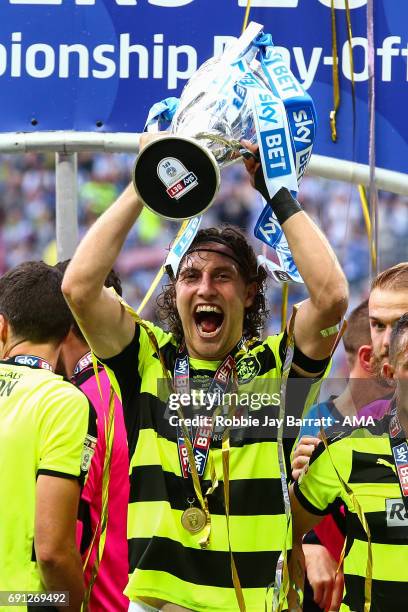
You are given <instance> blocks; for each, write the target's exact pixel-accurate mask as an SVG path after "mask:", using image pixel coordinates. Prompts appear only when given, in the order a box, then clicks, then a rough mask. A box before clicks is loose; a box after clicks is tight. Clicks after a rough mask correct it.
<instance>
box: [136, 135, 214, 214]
mask: <svg viewBox="0 0 408 612" xmlns="http://www.w3.org/2000/svg"><path fill="white" fill-rule="evenodd" d="M133 184H134V186H135V190H136V193H137V194H138V196H139V197H140V198H141V200H142V201H143V203H144V205H145V206H147V208H149V209H150V210H151V211H153V212H154V213H156V214H158V215H160V216H161V217H164V218H166V219H175V220H181V219H191V218H192V217H196V216H197V215H200V214H201V213H203V212H204V211H205V210H207V208H208V207H209V206H211V204H212V202H213V200H214V198H215V196H216V195H217V192H218V189H219V186H220V169H219V167H218V164H217V162H216V160H215V157H214V155H213V154H212V153H211V152H210V151H209V150H208V149H206V148H205V147H203V146H202V145H201V144H199V143H198V142H197V141H196V140H194V139H192V138H187V137H181V136H173V135H168V136H163V137H162V138H160V139H158V140H154V141H153V142H150V143H149V144H148V145H146V147H145V148H144V149H143V150H142V151H141V153H140V154H139V155H138V157H137V160H136V163H135V167H134V170H133Z"/></svg>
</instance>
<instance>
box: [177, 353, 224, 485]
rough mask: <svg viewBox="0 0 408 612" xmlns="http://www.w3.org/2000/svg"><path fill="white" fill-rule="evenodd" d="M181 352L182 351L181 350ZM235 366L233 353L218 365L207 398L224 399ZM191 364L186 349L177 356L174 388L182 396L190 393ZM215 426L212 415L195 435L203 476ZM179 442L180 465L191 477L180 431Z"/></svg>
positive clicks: (187, 475)
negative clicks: (209, 422) (216, 397)
mask: <svg viewBox="0 0 408 612" xmlns="http://www.w3.org/2000/svg"><path fill="white" fill-rule="evenodd" d="M180 353H181V352H180ZM234 367H235V360H234V358H233V357H232V355H231V354H230V355H228V356H227V357H226V358H225V359H224V361H223V362H222V363H221V365H220V366H218V368H217V371H216V372H215V374H214V377H213V379H212V381H211V382H210V385H209V387H208V390H207V392H206V394H205V395H206V396H207V398H208V397H209V396H213V397H214V396H215V395H218V397H219V399H220V403H221V401H222V397H223V395H224V393H225V392H226V390H227V388H228V385H229V382H230V379H231V376H232V373H233V370H234ZM189 376H190V364H189V359H188V354H187V352H186V351H184V353H181V354H180V356H179V357H177V359H176V362H175V365H174V379H173V381H174V383H173V384H174V389H175V391H176V393H178V395H179V396H180V395H181V394H183V393H190V383H189ZM207 404H208V399H207V400H206V401H205V402H204V407H206V406H207ZM213 427H214V419H213V418H212V417H211V424H209V425H208V426H204V427H197V429H196V433H195V436H194V442H193V446H192V448H193V454H194V459H195V463H196V466H197V473H198V475H199V476H203V474H204V471H205V467H206V464H207V459H208V454H209V450H210V444H211V438H212V431H213ZM177 442H178V447H179V458H180V467H181V471H182V474H183V476H184V478H188V477H189V472H191V468H190V466H189V465H187V461H186V459H187V457H186V445H185V439H184V437H183V436H182V435H180V434H179V433H178V434H177Z"/></svg>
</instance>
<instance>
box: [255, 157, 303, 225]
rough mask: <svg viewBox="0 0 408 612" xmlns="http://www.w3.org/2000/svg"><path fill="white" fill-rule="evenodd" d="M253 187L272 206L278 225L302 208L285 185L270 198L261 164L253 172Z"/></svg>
mask: <svg viewBox="0 0 408 612" xmlns="http://www.w3.org/2000/svg"><path fill="white" fill-rule="evenodd" d="M255 189H256V190H257V191H259V193H260V194H261V195H262V196H263V197H264V198H265V200H266V201H267V203H268V204H269V206H270V207H271V208H272V210H273V212H274V213H275V215H276V218H277V220H278V221H279V223H280V225H283V224H284V223H285V221H287V220H288V219H289V217H291V216H292V215H295V214H296V213H298V212H300V211H301V210H302V207H301V206H300V204H299V202H298V201H297V200H296V199H295V198H294V197H293V196H292V195H291V193H290V191H288V190H287V189H286V187H282V188H281V189H279V191H278V193H276V194H275V195H274V196H273V198H272V199H271V198H270V196H269V193H268V190H267V188H266V184H265V179H264V176H263V172H262V166H259V168H258V170H257V171H256V173H255Z"/></svg>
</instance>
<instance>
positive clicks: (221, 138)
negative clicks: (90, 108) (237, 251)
mask: <svg viewBox="0 0 408 612" xmlns="http://www.w3.org/2000/svg"><path fill="white" fill-rule="evenodd" d="M261 31H262V26H261V25H259V24H256V23H251V24H249V26H248V28H247V29H246V30H245V32H244V33H243V34H242V36H241V37H240V38H239V39H238V40H237V41H236V42H235V43H234V44H233V45H232V46H231V47H229V48H228V49H227V50H226V51H225V52H224V53H223V55H222V56H221V57H219V58H211V59H210V60H208V61H207V62H205V63H204V64H203V65H202V66H201V67H200V68H199V69H198V71H197V72H196V73H195V74H194V75H193V76H192V77H191V79H190V80H189V82H188V83H187V85H186V86H185V88H184V90H183V92H182V95H181V98H180V101H179V103H178V104H177V100H176V99H174V98H168V99H167V100H164V101H163V102H161V103H159V104H158V105H154V106H153V107H152V109H151V111H150V113H149V117H148V120H147V122H146V127H145V129H148V130H152V129H159V128H161V127H162V126H163V123H162V120H163V119H164V120H167V121H170V120H171V123H170V133H169V134H168V135H166V136H163V137H162V138H160V139H159V140H156V141H154V142H152V143H150V144H149V145H147V146H146V147H145V148H144V149H143V151H142V152H141V154H140V155H139V156H138V158H137V161H136V165H135V169H134V184H135V188H136V191H137V192H138V194H139V196H140V197H141V199H142V200H143V202H144V203H145V205H146V206H147V207H148V208H150V209H151V210H153V211H154V212H156V213H157V214H159V215H161V216H164V217H166V218H169V219H189V218H192V217H195V216H197V215H199V214H201V213H202V212H204V211H205V210H206V209H207V208H208V207H209V206H210V205H211V203H212V202H213V200H214V198H215V196H216V194H217V192H218V188H219V184H220V168H223V167H225V166H227V165H229V164H231V163H232V162H234V161H236V159H237V157H239V156H240V155H246V154H248V151H247V150H246V149H244V148H243V146H242V144H241V140H242V139H246V140H249V141H250V142H252V143H258V146H259V155H260V160H261V163H262V168H263V173H264V177H265V183H266V186H267V189H268V193H269V196H270V198H273V196H274V195H275V194H276V193H277V192H278V191H279V189H280V188H281V187H286V188H287V189H288V190H289V191H291V193H292V195H294V196H296V194H297V191H298V184H299V181H300V180H301V178H302V176H303V173H304V171H305V169H306V166H307V164H308V162H309V159H310V156H311V152H312V146H313V142H314V139H315V134H316V114H315V109H314V105H313V101H312V99H311V97H310V96H309V95H308V94H307V93H306V92H305V91H304V89H303V87H302V86H301V85H300V84H299V82H298V81H297V80H296V78H295V77H294V76H293V74H292V73H291V71H290V69H289V67H288V66H287V65H286V64H285V63H284V61H283V59H282V56H281V55H280V54H279V53H278V51H277V50H276V49H275V47H274V46H273V43H272V38H271V36H270V35H269V34H263V33H262V32H261ZM258 58H259V60H260V61H258ZM254 233H255V236H256V237H257V238H259V239H260V240H261V241H262V242H264V243H265V244H267V245H268V246H270V247H271V248H273V249H274V250H275V252H276V254H277V256H278V259H279V262H280V266H281V268H280V269H281V271H282V273H283V276H284V277H285V278H283V276H282V275H281V276H279V274H278V275H276V274H274V273H273V274H272V275H273V277H274V278H275V280H277V279H278V280H280V281H282V280H293V281H296V282H302V279H301V277H300V275H299V273H298V271H297V268H296V265H295V263H294V261H293V258H292V256H291V253H290V251H289V248H288V246H287V243H286V240H285V237H284V234H283V232H282V230H281V228H280V226H279V223H278V222H277V220H276V218H275V217H274V215H273V213H272V210H271V208H270V207H269V206H265V207H264V209H263V211H262V213H261V216H260V218H259V220H258V222H257V224H256V226H255V230H254ZM276 266H277V264H272V265H271V266H269V267H268V269H269V270H270V271H272V270H271V268H276ZM278 270H279V266H278ZM275 271H276V270H275Z"/></svg>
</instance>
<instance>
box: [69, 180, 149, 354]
mask: <svg viewBox="0 0 408 612" xmlns="http://www.w3.org/2000/svg"><path fill="white" fill-rule="evenodd" d="M141 211H142V204H141V202H140V201H139V199H138V197H137V196H136V192H135V190H134V188H133V185H129V186H128V187H127V188H126V189H125V190H124V192H123V193H122V194H121V195H120V196H119V198H118V199H117V200H116V201H115V202H114V203H113V204H112V206H111V207H110V208H108V210H107V211H106V212H104V213H103V214H102V215H101V216H100V217H99V219H98V220H97V221H96V222H95V223H94V225H93V226H92V227H91V228H90V230H89V231H88V233H87V234H86V235H85V237H84V238H83V240H82V241H81V243H80V244H79V246H78V248H77V250H76V252H75V255H74V256H73V258H72V261H71V263H70V264H69V266H68V268H67V270H66V272H65V275H64V280H63V282H62V291H63V293H64V295H65V299H66V300H67V302H68V305H69V307H70V309H71V310H72V312H73V314H74V316H75V318H76V320H77V321H78V324H79V326H80V328H81V329H82V331H83V333H84V335H85V337H86V339H87V341H88V343H89V345H90V346H91V347H92V349H93V350H94V352H95V353H96V354H97V355H98V356H100V357H112V356H113V355H117V354H118V353H120V352H121V351H122V350H123V349H124V348H125V347H126V346H127V345H128V344H129V343H130V342H131V340H132V338H133V334H134V323H133V321H132V319H131V317H130V316H129V315H128V314H127V313H126V312H125V311H124V309H123V308H122V306H121V305H120V303H119V302H118V300H117V299H116V298H115V296H114V295H112V293H111V291H110V290H109V289H106V287H104V282H105V279H106V277H107V275H108V273H109V271H110V270H111V268H112V267H113V265H114V263H115V261H116V259H117V257H118V255H119V253H120V250H121V248H122V246H123V244H124V242H125V240H126V236H127V235H128V233H129V231H130V229H131V227H132V225H133V224H134V223H135V221H136V219H137V218H138V217H139V215H140V213H141Z"/></svg>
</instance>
